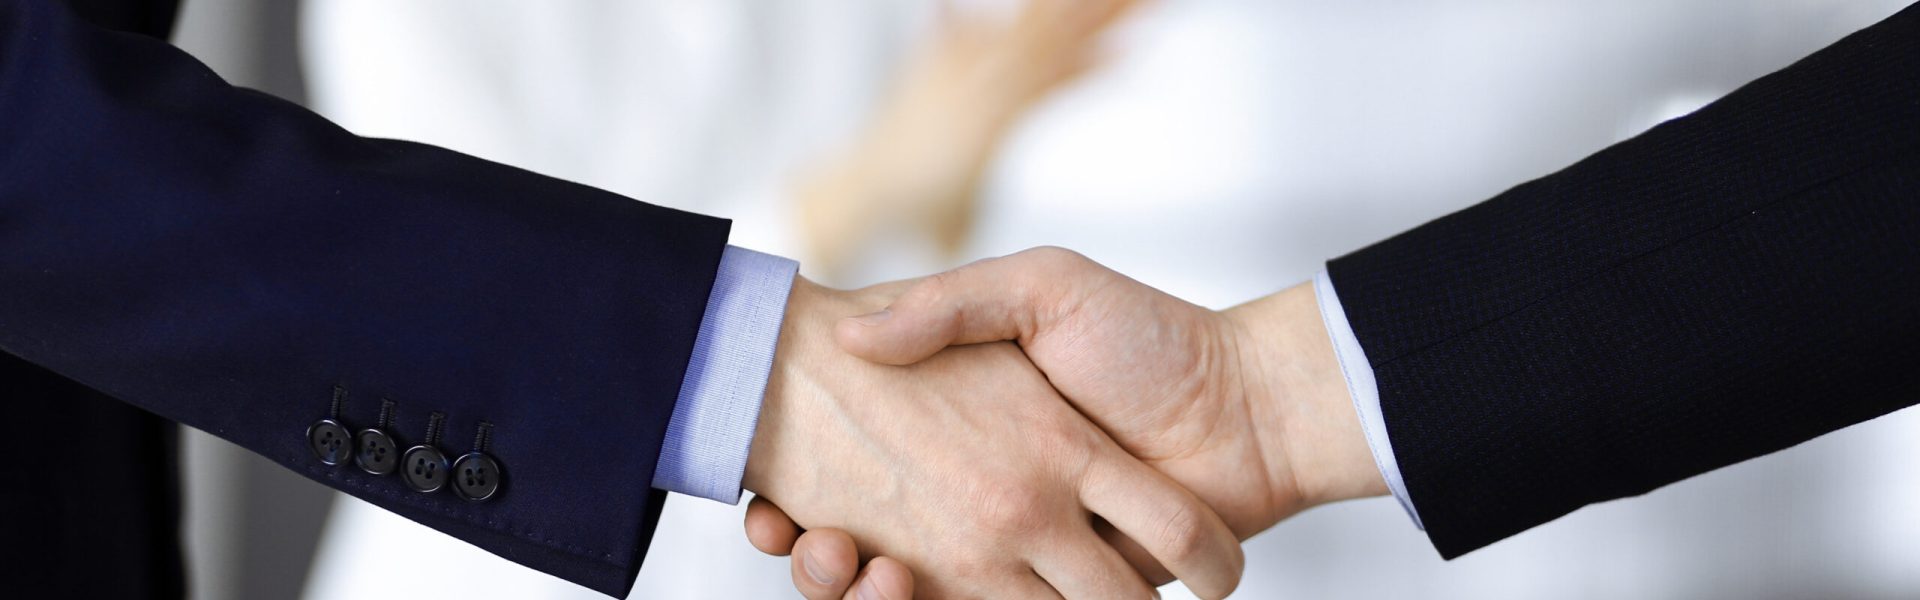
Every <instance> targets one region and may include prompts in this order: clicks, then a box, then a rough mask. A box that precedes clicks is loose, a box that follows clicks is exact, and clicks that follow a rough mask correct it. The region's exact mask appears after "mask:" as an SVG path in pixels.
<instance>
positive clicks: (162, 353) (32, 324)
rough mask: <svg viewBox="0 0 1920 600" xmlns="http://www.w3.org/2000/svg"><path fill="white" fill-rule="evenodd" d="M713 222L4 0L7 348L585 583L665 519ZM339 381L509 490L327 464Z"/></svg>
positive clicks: (406, 436)
mask: <svg viewBox="0 0 1920 600" xmlns="http://www.w3.org/2000/svg"><path fill="white" fill-rule="evenodd" d="M476 126H485V124H476ZM726 235H727V222H726V221H723V220H719V219H713V218H707V217H702V216H698V215H693V214H688V213H683V212H678V211H674V210H670V209H666V208H661V207H657V206H651V205H647V204H644V203H640V202H636V201H633V200H630V199H627V198H623V197H620V196H617V195H614V194H610V193H606V192H603V191H599V190H595V189H591V188H588V187H584V186H579V185H574V184H571V183H567V182H564V181H559V180H556V179H551V178H547V177H543V176H540V175H536V174H533V173H529V172H525V171H521V170H517V169H513V168H510V167H506V166H502V165H498V164H494V163H489V162H486V161H482V160H478V159H475V158H471V157H468V156H464V155H461V154H457V153H454V152H450V151H447V150H443V149H439V148H434V147H430V146H425V145H420V144H414V143H408V142H401V141H392V140H377V139H367V138H361V137H357V136H354V135H352V134H350V133H348V132H346V131H344V130H342V129H340V128H338V127H336V126H334V125H332V124H330V123H328V122H327V121H325V120H323V119H321V118H319V117H317V116H315V115H313V114H311V113H309V112H307V111H305V110H303V109H301V108H299V107H297V106H295V105H292V104H290V103H287V102H283V101H281V100H278V99H275V98H272V97H269V96H266V95H263V94H259V93H256V92H253V91H250V90H244V89H239V88H234V87H232V86H229V85H228V84H226V83H225V82H223V81H221V80H220V79H219V78H218V77H216V76H215V75H214V74H213V73H212V72H211V71H209V70H208V69H207V68H206V67H204V66H203V65H201V64H200V63H198V62H196V61H194V60H193V59H192V58H190V57H189V56H187V55H186V54H184V53H182V52H181V51H179V50H177V49H175V48H173V47H171V46H168V45H166V44H164V43H161V42H158V41H155V40H152V39H150V38H144V37H138V36H133V35H126V34H119V33H112V32H107V31H104V30H100V29H96V28H94V27H92V26H89V25H85V24H82V23H80V22H79V21H77V20H76V19H75V18H74V17H73V16H72V15H71V14H69V13H68V12H66V10H65V9H64V8H62V7H60V6H58V5H56V4H54V3H52V2H50V1H47V0H10V1H7V2H0V290H4V291H0V349H3V350H4V351H5V352H7V353H10V354H13V355H16V356H18V357H20V358H22V359H24V360H26V361H29V362H31V363H34V364H37V365H40V366H41V367H44V368H46V369H48V370H51V371H53V372H56V373H58V374H60V375H62V376H64V377H67V378H70V379H72V380H74V381H77V382H80V383H82V384H84V385H87V386H90V387H92V388H94V389H97V390H99V391H101V392H104V393H106V394H108V395H111V396H113V397H115V398H118V399H120V400H122V401H124V402H128V403H131V404H133V405H136V406H139V407H141V408H144V409H146V410H149V411H152V412H154V413H157V414H159V415H161V416H164V417H167V418H170V419H174V420H177V421H179V422H181V423H184V424H186V425H190V426H193V427H196V428H199V429H202V430H205V431H207V432H210V433H213V434H215V435H218V436H220V437H223V438H226V439H228V440H231V441H233V442H235V443H237V444H239V445H241V446H244V447H246V448H248V449H251V450H253V451H255V452H258V453H260V454H262V455H265V456H267V457H269V458H271V459H273V460H275V461H277V462H279V463H281V464H283V465H285V466H286V467H287V468H289V469H293V470H294V471H296V472H299V473H301V474H303V475H305V476H307V477H310V478H312V479H314V480H315V481H319V482H321V483H323V484H326V485H328V486H332V487H334V488H337V489H339V490H341V491H344V492H347V493H349V494H352V495H354V496H356V497H359V498H361V499H363V500H366V501H368V502H372V503H374V504H376V505H379V506H381V507H383V508H386V509H388V510H392V511H394V512H396V513H399V514H401V515H403V516H406V517H408V518H410V519H413V520H415V521H418V522H421V523H423V524H426V525H428V526H431V527H433V528H435V529H438V530H440V531H444V532H446V533H448V534H451V535H453V536H456V537H458V538H461V539H463V540H466V541H468V542H471V543H473V544H475V545H477V546H479V547H481V548H484V549H486V550H488V551H490V552H493V553H495V554H498V555H500V556H503V557H506V558H508V559H511V560H514V561H517V562H520V563H522V564H525V565H528V566H531V567H533V568H536V569H540V570H543V571H546V572H549V573H552V574H555V575H557V576H560V577H563V578H566V579H568V580H571V581H574V582H577V583H579V584H581V585H585V586H587V587H590V588H592V589H595V590H598V591H601V592H605V593H608V594H613V595H624V594H625V593H626V591H627V590H628V589H629V587H630V586H631V584H632V581H633V578H634V576H635V574H636V573H637V571H638V569H639V566H640V563H641V561H642V559H643V557H644V555H645V551H646V548H647V542H648V539H649V537H650V535H651V533H652V529H653V525H654V522H655V520H656V519H657V518H658V515H659V510H660V504H661V501H662V497H663V495H662V494H661V493H659V492H655V491H653V490H651V489H650V482H651V481H652V479H653V469H654V464H655V461H656V458H657V455H658V452H659V448H660V444H661V439H662V435H663V432H664V430H665V428H666V426H667V421H668V416H669V415H670V414H671V412H672V408H673V403H674V398H675V396H676V394H677V391H678V389H679V386H680V383H681V380H682V378H683V376H684V375H685V368H686V364H687V360H688V355H689V352H690V351H691V349H692V347H693V342H694V337H695V334H696V332H697V330H698V327H699V322H700V318H701V313H702V310H703V308H704V304H705V302H706V299H707V295H708V291H709V288H710V286H711V285H712V281H713V277H714V270H715V268H716V266H717V264H718V262H719V257H720V254H721V250H722V248H723V247H724V245H725V241H726ZM336 387H339V388H341V389H344V390H346V396H345V401H344V404H343V406H342V410H341V414H340V418H341V420H343V421H345V422H346V424H347V425H348V427H349V428H351V429H359V428H361V427H367V426H371V425H373V423H374V420H375V415H376V413H377V412H378V411H379V409H380V405H381V402H382V401H383V400H391V401H393V402H394V405H395V408H396V413H395V417H396V418H395V421H394V425H393V428H392V429H393V432H394V434H395V436H396V437H397V438H399V441H400V444H401V447H403V448H404V447H406V446H407V445H410V444H415V443H420V442H421V441H422V440H423V438H424V437H425V435H426V428H427V422H428V416H429V414H431V413H441V414H443V415H444V417H445V427H444V434H443V436H442V439H441V441H440V443H439V446H440V447H441V448H442V449H443V450H444V451H446V452H447V453H448V455H449V456H458V455H459V454H460V453H463V452H466V451H467V450H468V449H469V448H470V447H471V446H472V445H473V444H474V442H475V438H476V437H478V436H477V434H476V431H477V429H478V427H479V425H480V424H481V423H482V422H485V423H490V424H491V426H492V433H491V442H490V448H489V449H488V451H489V453H491V454H492V455H493V456H494V457H495V458H496V459H497V460H498V461H499V463H500V464H501V469H502V470H503V471H504V484H503V486H502V487H501V489H500V492H499V493H498V495H497V496H496V497H494V498H492V499H490V500H488V501H484V502H469V501H464V500H461V499H459V498H457V497H455V496H454V495H453V494H451V493H449V492H448V491H447V490H441V491H440V492H438V493H433V494H423V493H419V492H414V491H412V490H410V489H408V488H407V487H405V486H404V485H403V484H402V482H401V481H400V478H399V477H398V476H395V475H386V476H375V475H369V474H367V473H364V472H361V471H360V470H358V469H356V468H355V467H354V466H353V465H352V463H351V461H348V462H347V463H346V464H343V465H341V466H326V465H323V464H321V463H320V462H319V461H318V460H317V459H316V457H315V456H314V454H313V452H311V451H310V450H309V449H308V447H307V445H306V437H305V431H306V429H307V428H308V426H309V425H311V424H312V423H314V422H315V421H317V420H319V419H321V418H323V417H326V416H327V415H328V413H329V410H330V406H329V404H330V402H331V400H332V397H333V394H334V390H335V388H336ZM53 425H54V424H37V425H36V426H53ZM57 425H58V426H60V427H64V428H68V429H70V430H71V431H73V432H74V433H73V437H74V438H75V442H76V443H84V439H85V437H86V435H87V433H86V427H87V424H86V423H59V424H57ZM422 576H426V577H445V576H457V574H451V573H429V574H423V575H422Z"/></svg>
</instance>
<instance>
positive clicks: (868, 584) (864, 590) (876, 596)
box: [859, 576, 887, 600]
mask: <svg viewBox="0 0 1920 600" xmlns="http://www.w3.org/2000/svg"><path fill="white" fill-rule="evenodd" d="M859 595H860V596H859V597H860V600H887V599H886V597H884V596H881V595H880V587H879V586H876V585H874V583H873V577H872V576H868V577H867V578H866V579H862V580H860V591H859Z"/></svg>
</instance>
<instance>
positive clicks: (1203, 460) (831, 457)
mask: <svg viewBox="0 0 1920 600" xmlns="http://www.w3.org/2000/svg"><path fill="white" fill-rule="evenodd" d="M850 315H859V316H851V317H850ZM1009 342H1011V343H1009ZM1015 344H1018V345H1015ZM744 486H745V487H746V488H747V489H749V490H752V491H753V492H755V494H756V495H757V497H756V498H755V499H754V502H753V504H752V505H750V506H749V508H748V515H747V531H748V537H749V539H750V540H752V541H753V543H754V544H755V545H756V546H757V547H759V548H760V549H762V550H764V551H767V552H770V553H774V554H786V553H788V552H792V553H793V555H794V559H793V565H792V569H793V577H794V583H795V586H796V587H797V588H798V589H799V590H800V591H801V592H802V593H803V594H805V595H806V596H807V597H809V598H829V597H840V596H842V595H847V596H857V597H862V598H867V597H881V598H893V599H896V600H899V599H904V598H907V597H910V596H911V597H930V598H948V597H996V598H998V597H1041V598H1045V597H1062V596H1064V597H1068V598H1147V597H1153V596H1154V592H1153V588H1152V586H1153V585H1158V584H1161V583H1164V582H1166V581H1168V580H1170V579H1172V578H1175V577H1177V578H1179V579H1181V580H1183V581H1184V582H1185V583H1186V585H1187V586H1188V588H1189V589H1191V590H1192V591H1193V592H1194V593H1195V594H1198V595H1200V596H1202V597H1207V598H1217V597H1223V596H1225V595H1227V594H1228V593H1230V592H1231V591H1232V590H1233V588H1234V587H1235V586H1236V585H1237V584H1238V582H1239V578H1240V573H1241V569H1242V556H1241V553H1240V547H1239V541H1240V540H1243V539H1245V538H1247V537H1250V536H1252V535H1253V534H1255V533H1258V532H1260V531H1263V530H1265V529H1266V528H1268V527H1271V526H1272V525H1273V524H1275V523H1277V522H1278V521H1279V520H1281V519H1283V518H1285V517H1287V516H1289V515H1292V514H1294V513H1297V512H1299V511H1301V510H1304V509H1306V508H1308V507H1311V506H1314V505H1317V504H1322V503H1326V502H1331V501H1334V500H1339V499H1343V498H1353V497H1360V496H1367V495H1379V494H1383V493H1385V485H1384V483H1383V482H1382V481H1381V480H1380V476H1379V474H1378V471H1377V470H1375V469H1374V468H1373V464H1372V457H1371V454H1370V452H1369V450H1368V449H1367V446H1366V443H1365V441H1364V438H1363V437H1362V434H1361V433H1360V427H1359V424H1358V422H1357V419H1356V418H1355V416H1354V412H1353V409H1352V404H1351V401H1350V400H1349V397H1348V394H1347V391H1346V389H1345V387H1344V383H1343V380H1342V379H1341V377H1340V376H1339V365H1338V363H1337V359H1336V358H1335V357H1334V355H1333V351H1332V348H1331V346H1330V343H1329V342H1328V340H1327V335H1326V332H1325V329H1324V326H1323V325H1322V324H1321V322H1320V320H1319V318H1318V313H1317V308H1316V304H1315V301H1314V298H1313V291H1312V289H1311V287H1309V286H1297V287H1295V288H1293V289H1289V290H1286V291H1283V292H1280V293H1278V294H1275V295H1273V296H1269V297H1267V298H1263V299H1260V300H1256V301H1254V302H1250V303H1248V304H1245V305H1242V306H1239V307H1235V308H1233V309H1229V310H1227V311H1218V312H1216V311H1212V310H1208V309H1205V308H1201V307H1199V306H1195V305H1193V304H1190V303H1187V302H1184V301H1181V300H1179V299H1177V298H1174V297H1172V296H1168V295H1166V294H1163V293H1160V292H1159V291H1157V290H1154V289H1152V288H1150V287H1147V286H1145V285H1142V284H1140V283H1139V282H1136V281H1133V280H1131V279H1128V278H1126V277H1125V276H1122V275H1120V274H1118V273H1115V272H1113V271H1111V270H1108V269H1105V268H1104V267H1101V266H1099V265H1097V264H1094V263H1093V262H1091V261H1089V260H1087V259H1085V258H1083V257H1081V256H1079V255H1077V254H1074V253H1072V252H1068V251H1065V250H1059V249H1052V248H1041V249H1035V250H1029V251H1027V252H1023V253H1020V254H1016V255H1013V256H1009V257H1004V258H999V259H991V260H987V261H982V262H979V263H975V264H972V265H968V266H966V267H962V268H960V269H957V270H955V271H951V272H948V273H943V274H940V275H936V276H932V277H928V278H925V279H922V280H918V281H910V282H901V283H894V284H887V285H882V286H876V287H873V288H867V289H864V290H857V291H851V292H841V291H835V290H829V289H826V288H822V287H820V286H817V285H814V284H812V283H810V282H807V281H805V280H799V281H797V282H796V285H795V288H794V291H793V295H792V298H791V299H790V301H789V304H788V309H787V316H786V321H785V324H784V325H783V331H782V334H781V342H780V348H779V350H778V351H777V355H776V358H775V361H774V369H773V374H772V376H771V377H770V378H769V381H768V388H767V395H766V400H765V401H764V403H763V405H762V409H761V419H760V425H759V429H758V433H757V434H756V436H755V439H754V442H753V448H752V451H751V453H750V455H749V461H748V465H747V473H746V479H745V481H744ZM802 526H804V527H805V528H806V531H805V534H804V535H802V533H801V532H802V530H801V529H800V527H802ZM863 556H864V557H879V558H873V560H871V561H868V562H867V565H866V567H865V568H864V569H862V570H860V571H859V572H858V573H856V569H857V568H858V565H859V562H860V559H861V558H862V557H863Z"/></svg>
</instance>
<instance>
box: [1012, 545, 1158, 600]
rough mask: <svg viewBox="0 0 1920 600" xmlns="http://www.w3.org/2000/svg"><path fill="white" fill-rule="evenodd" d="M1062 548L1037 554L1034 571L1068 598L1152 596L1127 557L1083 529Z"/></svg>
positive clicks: (1151, 592) (1143, 597)
mask: <svg viewBox="0 0 1920 600" xmlns="http://www.w3.org/2000/svg"><path fill="white" fill-rule="evenodd" d="M1083 529H1084V531H1083V532H1081V533H1080V534H1078V535H1076V536H1075V538H1076V539H1074V540H1072V541H1071V542H1070V543H1069V544H1068V545H1067V547H1066V548H1064V549H1062V551H1059V552H1054V553H1049V554H1047V555H1045V556H1042V557H1037V558H1036V559H1035V562H1034V566H1033V568H1034V572H1035V573H1038V574H1039V575H1040V578H1041V579H1045V580H1047V583H1048V584H1049V585H1052V586H1053V589H1056V590H1059V591H1060V594H1061V595H1063V596H1066V597H1068V598H1140V599H1146V598H1152V597H1154V591H1153V586H1151V585H1148V584H1147V581H1146V580H1145V579H1142V578H1141V577H1140V574H1139V573H1138V572H1135V571H1134V570H1133V565H1130V564H1127V559H1126V558H1124V557H1122V556H1120V553H1119V552H1117V551H1115V550H1114V549H1113V546H1109V545H1107V543H1106V541H1105V540H1102V539H1100V536H1099V535H1096V534H1095V533H1094V532H1093V528H1092V527H1085V528H1083Z"/></svg>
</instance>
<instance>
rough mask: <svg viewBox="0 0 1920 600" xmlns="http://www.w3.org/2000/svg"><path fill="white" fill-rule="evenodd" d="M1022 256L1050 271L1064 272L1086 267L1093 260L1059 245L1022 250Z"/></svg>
mask: <svg viewBox="0 0 1920 600" xmlns="http://www.w3.org/2000/svg"><path fill="white" fill-rule="evenodd" d="M1020 256H1022V257H1024V259H1026V260H1031V261H1033V262H1034V263H1036V264H1039V265H1041V266H1043V267H1044V268H1045V270H1046V271H1048V272H1053V273H1062V272H1067V271H1073V270H1076V269H1079V268H1080V267H1084V266H1086V265H1087V264H1089V263H1092V262H1093V261H1092V260H1090V259H1088V258H1087V257H1086V256H1084V255H1082V254H1080V253H1079V252H1074V251H1072V250H1068V249H1066V248H1061V247H1059V246H1040V247H1038V248H1032V249H1029V250H1025V251H1022V252H1021V253H1020Z"/></svg>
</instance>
